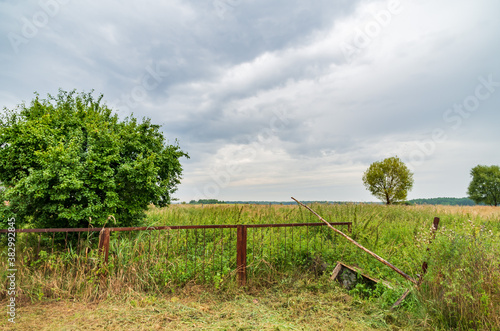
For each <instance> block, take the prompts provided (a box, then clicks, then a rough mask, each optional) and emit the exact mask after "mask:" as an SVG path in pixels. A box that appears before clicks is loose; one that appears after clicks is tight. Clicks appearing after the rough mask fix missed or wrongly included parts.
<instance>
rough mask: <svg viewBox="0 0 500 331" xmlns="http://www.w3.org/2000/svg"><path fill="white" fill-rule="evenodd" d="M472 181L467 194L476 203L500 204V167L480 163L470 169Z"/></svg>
mask: <svg viewBox="0 0 500 331" xmlns="http://www.w3.org/2000/svg"><path fill="white" fill-rule="evenodd" d="M470 175H471V176H472V181H471V182H470V184H469V188H468V190H467V194H468V195H469V198H470V199H472V200H474V202H476V203H485V204H487V205H491V206H498V205H499V204H500V167H499V166H496V165H492V166H484V165H478V166H475V167H474V168H472V170H471V171H470Z"/></svg>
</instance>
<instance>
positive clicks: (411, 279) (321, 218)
mask: <svg viewBox="0 0 500 331" xmlns="http://www.w3.org/2000/svg"><path fill="white" fill-rule="evenodd" d="M292 199H293V200H294V201H295V202H297V203H298V204H299V205H301V206H302V207H304V208H306V209H307V210H309V211H310V212H311V213H313V214H314V215H316V217H318V218H319V219H320V220H321V221H323V222H325V223H326V225H328V227H330V228H331V229H332V230H334V231H335V232H337V233H338V234H340V235H341V236H343V237H344V238H346V239H347V240H349V241H350V242H352V243H353V244H354V245H356V246H358V247H359V248H360V249H362V250H363V251H365V252H366V253H368V254H370V255H371V256H373V257H374V258H375V259H377V260H378V261H380V262H382V263H383V264H385V265H386V266H388V267H389V268H391V269H392V270H394V271H396V272H397V273H398V274H400V275H401V276H403V277H404V278H406V279H407V280H409V281H410V282H412V283H414V284H417V281H416V280H415V279H413V278H411V277H410V276H408V275H407V274H405V273H404V272H403V271H401V270H400V269H398V268H396V267H395V266H394V265H392V264H391V263H390V262H389V261H386V260H384V259H383V258H381V257H380V256H378V255H377V254H375V253H373V252H372V251H370V250H368V249H366V248H365V247H363V246H362V245H360V244H359V243H358V242H356V241H355V240H354V239H352V238H351V237H349V236H348V235H346V234H345V233H343V232H342V231H340V230H337V229H336V228H334V227H333V226H331V225H330V223H328V222H327V221H326V220H325V219H324V218H323V217H321V216H319V215H318V214H317V213H316V212H315V211H314V210H312V209H311V208H309V207H308V206H306V205H304V204H303V203H302V202H300V201H298V200H297V199H295V198H294V197H292Z"/></svg>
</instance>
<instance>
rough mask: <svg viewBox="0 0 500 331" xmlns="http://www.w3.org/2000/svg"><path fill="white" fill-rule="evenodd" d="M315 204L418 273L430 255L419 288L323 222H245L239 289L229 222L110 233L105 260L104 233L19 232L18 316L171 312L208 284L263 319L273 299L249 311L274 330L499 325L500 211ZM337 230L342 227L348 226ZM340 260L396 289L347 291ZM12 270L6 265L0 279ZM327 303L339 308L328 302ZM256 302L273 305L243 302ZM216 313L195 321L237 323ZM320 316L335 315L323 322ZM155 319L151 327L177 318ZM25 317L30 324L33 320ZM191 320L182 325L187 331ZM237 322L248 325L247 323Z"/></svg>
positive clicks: (273, 216) (253, 218)
mask: <svg viewBox="0 0 500 331" xmlns="http://www.w3.org/2000/svg"><path fill="white" fill-rule="evenodd" d="M311 207H312V208H313V209H314V210H315V211H316V212H317V213H318V214H320V215H321V216H322V217H323V218H325V219H326V220H328V221H330V222H352V223H353V226H352V233H350V236H351V237H352V238H353V239H354V240H356V241H358V242H359V243H360V244H361V245H363V246H365V247H366V248H367V249H369V250H371V251H373V252H375V253H376V254H378V255H379V256H381V257H383V258H384V259H386V260H388V261H390V262H391V263H392V264H393V265H395V266H397V267H398V268H399V269H401V270H403V271H404V272H405V273H407V274H409V275H410V276H412V277H414V278H418V277H419V275H420V274H421V273H422V270H421V267H422V262H423V261H426V262H428V265H429V267H428V272H427V274H426V275H425V277H424V279H423V282H422V285H421V286H420V287H419V288H418V289H417V288H415V286H414V285H413V284H411V283H410V282H408V281H406V280H405V279H404V278H403V277H401V276H400V275H398V274H397V273H395V272H394V271H393V270H392V269H390V268H389V267H387V266H385V265H383V264H381V263H380V262H378V261H376V260H375V259H374V258H373V257H371V256H370V255H368V254H366V253H364V252H363V251H361V250H360V249H359V248H357V247H355V246H354V245H353V244H351V243H349V242H348V241H346V240H345V239H344V238H342V237H341V236H339V235H337V234H335V233H334V232H333V231H332V230H331V229H328V228H327V227H326V226H321V227H304V228H272V229H270V228H255V229H248V238H247V242H248V248H247V261H248V272H249V273H248V282H247V284H246V286H245V287H243V288H240V287H238V284H237V281H236V277H235V276H236V270H235V269H236V264H235V262H236V250H235V236H236V231H235V230H234V229H203V230H202V229H197V230H189V231H188V230H164V231H135V232H132V233H124V232H122V233H112V236H111V241H110V257H109V263H108V264H104V263H103V261H102V258H100V257H99V256H98V254H97V249H96V245H97V236H98V233H93V234H90V235H87V234H86V233H85V234H82V235H81V237H79V238H78V237H76V235H70V236H68V237H66V235H65V234H60V235H59V234H58V235H55V236H51V235H50V234H43V235H35V234H22V235H19V236H18V238H17V239H18V242H17V249H18V256H17V260H18V266H17V268H18V283H17V286H18V299H19V300H20V302H22V303H23V306H24V307H25V308H22V309H23V310H22V311H25V313H26V314H27V315H28V316H31V315H30V314H32V313H33V311H31V310H30V307H32V308H33V309H38V308H39V307H40V304H42V303H44V302H45V303H50V304H56V302H58V301H60V300H62V302H69V301H71V302H80V303H85V304H88V303H100V304H101V305H103V304H104V305H106V304H108V305H111V307H115V305H119V304H117V303H119V302H129V301H130V300H132V301H133V302H143V301H146V302H148V300H153V299H151V298H155V299H154V300H156V301H155V302H156V303H157V304H158V305H159V306H161V307H164V309H167V308H165V307H167V306H168V307H170V308H168V309H173V308H172V301H171V300H173V298H178V300H179V302H192V300H193V299H192V298H191V297H190V293H192V292H193V289H200V288H202V289H203V293H204V295H203V299H201V298H199V300H197V301H196V302H197V304H198V305H201V306H206V305H208V306H210V305H212V304H213V305H222V306H224V304H225V303H228V302H233V303H234V302H235V301H234V300H240V303H241V302H243V301H244V302H245V303H241V306H242V307H244V308H242V309H243V310H244V311H238V310H237V309H238V308H237V307H236V306H235V307H234V310H233V311H232V312H227V313H226V315H225V316H226V317H227V316H228V315H227V314H229V315H231V314H233V315H234V316H241V315H242V314H243V315H245V316H247V315H249V314H250V315H251V314H254V315H255V316H256V315H258V312H261V313H263V314H264V315H265V314H271V315H272V312H271V311H272V309H271V308H270V307H273V304H272V303H271V302H268V301H266V300H265V299H264V297H272V298H274V300H275V301H276V303H279V305H281V306H280V308H279V310H280V311H281V312H282V313H283V314H285V315H284V316H285V317H286V316H288V317H287V318H288V319H287V318H285V319H281V320H279V321H278V320H277V317H276V316H274V315H272V316H274V317H269V316H268V315H266V316H268V317H269V320H266V321H264V320H262V319H259V318H257V317H255V316H254V319H255V321H256V322H255V323H256V324H255V325H256V326H258V325H261V326H262V327H261V328H260V329H268V328H269V329H272V328H273V325H274V326H277V327H281V328H285V329H287V328H289V329H300V328H305V329H308V328H307V325H308V324H307V323H309V325H310V326H311V329H321V325H325V326H328V327H330V328H333V329H337V328H357V327H358V328H361V329H370V328H386V327H387V328H391V327H397V328H408V329H416V328H417V329H418V328H423V329H425V328H438V329H450V328H455V329H500V289H499V286H498V284H500V209H499V208H494V207H485V206H478V207H444V206H383V205H362V204H361V205H360V204H344V205H327V204H314V205H312V206H311ZM118 217H119V216H118ZM434 217H440V225H439V229H438V231H437V232H436V235H435V238H434V239H433V236H432V235H431V231H430V230H431V226H432V221H433V219H434ZM310 222H314V223H316V222H319V221H318V219H317V218H316V217H315V216H314V215H312V214H311V213H310V212H309V211H307V210H305V209H303V208H299V207H298V206H281V205H270V206H269V205H205V206H190V205H173V206H170V207H168V208H155V207H153V206H152V207H151V208H150V209H149V211H148V214H147V219H146V225H148V226H161V225H169V226H174V225H208V224H278V223H310ZM339 229H341V230H342V231H344V232H345V233H347V228H339ZM431 239H433V240H431ZM427 248H429V249H427ZM6 261H7V256H6V249H2V257H1V261H0V265H2V270H6V269H7V268H6ZM337 261H342V262H344V263H346V264H348V265H353V266H356V267H359V268H362V269H363V270H364V271H365V273H367V274H368V275H370V276H371V277H375V278H378V279H382V280H385V281H388V282H390V283H391V284H392V289H389V288H386V287H384V286H376V287H375V288H368V287H366V286H364V285H362V284H359V285H358V286H356V287H355V288H353V289H351V290H346V289H343V288H342V287H340V286H339V285H338V284H337V283H336V282H332V281H330V279H329V277H328V276H329V274H330V273H331V271H332V269H333V267H334V266H335V263H336V262H337ZM6 276H7V275H6V272H4V273H3V274H2V280H3V283H4V284H5V283H6ZM408 288H411V289H412V290H411V292H410V295H409V296H408V297H407V298H406V300H405V301H404V302H403V304H402V305H401V306H400V307H398V308H397V309H396V310H394V311H391V310H390V307H391V306H392V304H393V303H394V302H395V301H396V300H397V299H398V298H399V297H400V296H401V294H402V293H403V292H404V291H405V290H406V289H408ZM0 294H1V296H2V298H3V299H4V300H5V299H6V297H7V294H6V291H5V290H3V289H2V291H1V292H0ZM242 298H244V299H242ZM326 298H329V299H328V300H332V302H333V304H332V305H327V304H326V303H325V301H324V300H327V299H326ZM200 300H201V301H200ZM241 300H243V301H241ZM253 300H256V302H259V303H261V302H268V303H269V304H268V305H267V306H266V307H263V306H262V305H253V304H247V303H248V302H254V301H253ZM304 300H305V301H304ZM315 300H319V301H315ZM207 302H209V303H207ZM210 302H211V303H210ZM290 302H295V303H294V304H291V303H290ZM297 302H301V304H296V303H297ZM304 302H308V304H306V303H304ZM160 303H161V304H160ZM127 304H129V303H127ZM301 305H302V306H301ZM230 306H231V305H229V306H227V307H226V306H225V308H224V309H229V308H228V307H230ZM306 306H307V307H306ZM37 307H38V308H37ZM105 307H106V306H105ZM252 307H253V308H255V309H256V311H252ZM304 307H306V308H304ZM314 307H316V308H314ZM336 307H337V308H338V309H336ZM108 308H109V306H108ZM275 308H276V307H275ZM113 309H114V308H113ZM268 309H271V310H268ZM339 309H340V310H339ZM344 309H348V310H349V312H348V313H346V312H345V310H344ZM139 310H140V309H139ZM209 310H210V309H209ZM275 310H276V309H275ZM112 311H113V310H111V313H110V314H111V315H112ZM214 314H215V312H214ZM214 314H211V313H206V314H205V313H204V314H201V315H200V316H205V317H204V318H205V319H206V320H207V321H210V324H206V323H205V324H203V321H201V322H200V321H199V320H197V323H198V322H199V323H198V324H197V325H198V326H200V325H201V327H207V328H209V325H212V326H220V327H221V328H228V329H231V328H232V327H231V325H232V324H227V323H226V322H227V318H226V317H223V316H222V315H220V316H218V315H217V316H218V317H217V316H216V314H215V315H214ZM33 316H34V315H33ZM179 316H181V317H178V319H180V320H182V319H183V318H185V317H186V316H185V315H183V313H180V312H179ZM294 316H295V317H294ZM306 316H310V318H306ZM325 316H331V317H332V320H331V321H330V322H328V318H326V317H325ZM96 318H97V316H96ZM343 318H349V319H351V322H349V323H347V322H346V321H345V320H342V319H343ZM315 319H316V320H318V321H322V322H321V323H323V324H321V323H319V322H317V321H315ZM352 319H354V320H355V321H354V322H353V321H352ZM153 320H154V321H153V322H152V323H153V324H151V327H153V326H154V325H160V326H163V327H165V326H168V325H171V326H174V324H175V323H174V324H172V321H170V322H168V321H165V320H162V319H153ZM23 321H24V322H25V323H26V325H29V323H30V320H29V318H27V319H24V318H23ZM273 321H274V324H273ZM294 321H295V322H294ZM298 321H301V322H298ZM339 321H340V322H339ZM0 323H4V321H1V322H0ZM165 323H166V324H165ZM168 323H170V324H168ZM200 323H201V324H200ZM207 323H208V322H207ZM259 323H261V324H259ZM294 323H295V324H294ZM188 324H189V323H187V324H182V323H181V324H179V325H180V326H178V327H185V328H187V329H189V328H190V326H189V325H188ZM195 324H196V323H195ZM0 325H6V324H0ZM203 325H204V326H203ZM235 325H236V326H234V328H240V327H241V328H244V327H245V323H243V324H241V323H240V324H235ZM248 325H252V324H251V323H250V324H247V326H248ZM119 326H120V325H119V324H113V325H110V326H109V327H110V328H116V329H119V328H120V327H119ZM141 327H145V326H144V325H142V326H141ZM328 327H327V328H328ZM193 328H194V327H193ZM214 328H216V327H214ZM256 329H259V328H258V327H257V328H256Z"/></svg>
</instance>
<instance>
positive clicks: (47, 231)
mask: <svg viewBox="0 0 500 331" xmlns="http://www.w3.org/2000/svg"><path fill="white" fill-rule="evenodd" d="M329 224H330V225H332V226H335V225H347V226H349V230H350V227H351V224H352V222H335V223H329ZM323 225H326V224H325V223H283V224H239V225H237V224H231V225H227V224H226V225H224V224H221V225H218V224H212V225H172V226H142V227H126V228H53V229H15V232H26V233H52V232H100V231H102V230H103V229H106V230H109V231H110V232H114V231H147V230H149V231H153V230H182V229H237V228H238V226H245V227H247V228H279V227H294V226H323ZM8 232H14V231H9V230H8V229H1V230H0V233H8Z"/></svg>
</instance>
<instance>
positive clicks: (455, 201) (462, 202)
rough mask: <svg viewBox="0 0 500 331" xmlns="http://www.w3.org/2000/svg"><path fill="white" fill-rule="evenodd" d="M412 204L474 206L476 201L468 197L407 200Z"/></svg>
mask: <svg viewBox="0 0 500 331" xmlns="http://www.w3.org/2000/svg"><path fill="white" fill-rule="evenodd" d="M408 202H409V203H410V204H414V205H444V206H475V205H476V203H475V202H474V201H473V200H471V199H469V198H430V199H412V200H409V201H408Z"/></svg>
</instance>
